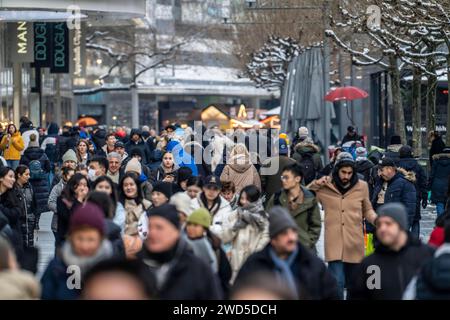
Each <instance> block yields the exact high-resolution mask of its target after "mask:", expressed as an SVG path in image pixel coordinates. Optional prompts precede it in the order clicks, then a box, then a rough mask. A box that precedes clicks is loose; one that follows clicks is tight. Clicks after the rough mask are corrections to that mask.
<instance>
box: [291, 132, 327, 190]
mask: <svg viewBox="0 0 450 320" xmlns="http://www.w3.org/2000/svg"><path fill="white" fill-rule="evenodd" d="M306 157H310V158H311V160H312V162H313V164H314V172H315V175H316V177H317V174H318V173H319V172H320V171H322V169H323V163H322V158H321V157H320V153H319V147H318V146H316V145H315V144H314V143H312V142H310V141H308V140H305V141H302V142H300V143H298V144H297V145H296V146H295V147H294V154H293V155H292V158H294V159H295V161H297V163H300V164H301V163H302V160H304V158H306ZM310 182H311V181H305V184H309V183H310Z"/></svg>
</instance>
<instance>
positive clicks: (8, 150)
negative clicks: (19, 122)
mask: <svg viewBox="0 0 450 320" xmlns="http://www.w3.org/2000/svg"><path fill="white" fill-rule="evenodd" d="M0 149H1V150H3V157H4V158H5V160H20V156H21V154H20V153H21V151H22V150H24V149H25V143H24V141H23V139H22V136H21V135H20V132H18V131H16V132H15V133H14V134H13V135H12V137H11V140H10V141H9V143H8V135H4V136H3V138H2V141H1V142H0Z"/></svg>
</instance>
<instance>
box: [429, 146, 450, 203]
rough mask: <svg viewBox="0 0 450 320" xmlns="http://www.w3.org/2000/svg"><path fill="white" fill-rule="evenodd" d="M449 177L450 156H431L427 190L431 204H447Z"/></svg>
mask: <svg viewBox="0 0 450 320" xmlns="http://www.w3.org/2000/svg"><path fill="white" fill-rule="evenodd" d="M449 176H450V154H448V153H440V154H436V155H434V156H433V166H432V167H431V174H430V182H429V188H430V190H431V201H432V202H433V203H439V202H441V203H446V202H447V192H448V190H447V188H448V177H449Z"/></svg>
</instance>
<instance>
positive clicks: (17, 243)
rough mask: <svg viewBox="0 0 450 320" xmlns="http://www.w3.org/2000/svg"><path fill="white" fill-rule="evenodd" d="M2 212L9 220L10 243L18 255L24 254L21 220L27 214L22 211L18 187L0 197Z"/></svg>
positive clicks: (0, 209) (0, 210)
mask: <svg viewBox="0 0 450 320" xmlns="http://www.w3.org/2000/svg"><path fill="white" fill-rule="evenodd" d="M0 212H1V213H2V214H3V216H4V217H6V219H8V226H9V228H10V236H11V237H10V239H9V240H10V242H11V244H12V246H13V247H14V250H15V252H16V255H19V254H20V253H22V252H23V240H22V228H21V223H20V222H21V220H20V219H21V218H22V217H23V216H24V214H25V212H24V211H23V210H22V206H21V200H20V191H18V189H17V188H16V187H14V188H13V189H10V190H8V191H7V192H4V193H2V194H1V195H0Z"/></svg>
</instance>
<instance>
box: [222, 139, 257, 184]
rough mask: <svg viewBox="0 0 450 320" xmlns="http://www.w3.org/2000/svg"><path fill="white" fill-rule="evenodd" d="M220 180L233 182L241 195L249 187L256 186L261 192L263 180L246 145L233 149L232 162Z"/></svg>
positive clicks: (236, 146)
mask: <svg viewBox="0 0 450 320" xmlns="http://www.w3.org/2000/svg"><path fill="white" fill-rule="evenodd" d="M220 180H221V181H232V182H233V183H234V185H235V187H236V193H240V192H241V190H242V189H244V188H245V187H246V186H249V185H255V186H256V187H257V188H258V190H260V191H261V179H260V177H259V174H258V171H257V170H256V168H255V166H254V165H253V164H252V162H251V160H250V154H249V152H248V150H247V148H246V146H245V145H244V144H242V143H239V144H237V145H235V146H234V147H233V149H232V150H231V153H230V160H229V161H228V164H227V165H226V166H225V168H224V169H223V172H222V175H221V176H220Z"/></svg>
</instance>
